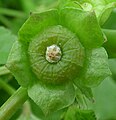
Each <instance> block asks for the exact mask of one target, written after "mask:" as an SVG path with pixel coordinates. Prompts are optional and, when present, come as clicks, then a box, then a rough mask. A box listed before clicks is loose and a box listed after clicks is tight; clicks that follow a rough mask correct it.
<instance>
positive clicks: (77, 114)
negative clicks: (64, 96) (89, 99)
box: [64, 105, 96, 120]
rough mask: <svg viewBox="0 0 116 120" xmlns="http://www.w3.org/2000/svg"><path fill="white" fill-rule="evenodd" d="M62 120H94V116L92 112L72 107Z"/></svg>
mask: <svg viewBox="0 0 116 120" xmlns="http://www.w3.org/2000/svg"><path fill="white" fill-rule="evenodd" d="M64 120H96V116H95V113H94V111H92V110H81V109H79V108H78V107H77V106H75V105H73V106H71V107H69V109H68V111H67V113H66V114H65V117H64Z"/></svg>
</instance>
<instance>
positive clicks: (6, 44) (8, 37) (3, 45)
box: [0, 27, 17, 64]
mask: <svg viewBox="0 0 116 120" xmlns="http://www.w3.org/2000/svg"><path fill="white" fill-rule="evenodd" d="M16 40H17V37H16V36H15V35H13V34H12V33H11V32H10V31H9V30H8V29H5V28H3V27H0V56H1V57H0V64H5V63H6V61H7V58H8V55H9V53H10V49H11V47H12V45H13V43H14V42H15V41H16Z"/></svg>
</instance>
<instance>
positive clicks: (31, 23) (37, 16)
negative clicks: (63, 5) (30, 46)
mask: <svg viewBox="0 0 116 120" xmlns="http://www.w3.org/2000/svg"><path fill="white" fill-rule="evenodd" d="M58 20H59V19H58V11H57V10H56V9H54V10H49V11H46V12H42V13H32V14H31V15H30V17H29V18H28V20H27V21H26V22H25V23H24V25H23V26H22V27H21V29H20V30H19V40H20V41H22V42H30V41H31V39H32V38H33V37H35V36H36V35H38V34H40V33H41V32H42V31H43V30H45V29H46V28H47V27H49V26H53V25H58Z"/></svg>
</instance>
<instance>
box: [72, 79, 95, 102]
mask: <svg viewBox="0 0 116 120" xmlns="http://www.w3.org/2000/svg"><path fill="white" fill-rule="evenodd" d="M74 82H75V85H76V86H77V87H78V88H79V89H80V91H81V94H83V95H85V97H87V98H88V99H89V100H90V101H91V102H94V99H93V92H92V90H91V88H89V87H86V86H84V85H81V83H79V82H80V81H78V80H75V81H74ZM77 92H78V91H77Z"/></svg>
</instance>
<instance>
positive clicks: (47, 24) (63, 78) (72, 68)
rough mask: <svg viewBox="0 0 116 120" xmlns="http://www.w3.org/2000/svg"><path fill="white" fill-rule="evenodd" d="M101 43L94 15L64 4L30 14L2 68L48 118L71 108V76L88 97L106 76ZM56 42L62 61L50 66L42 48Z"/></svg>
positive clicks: (106, 70)
mask: <svg viewBox="0 0 116 120" xmlns="http://www.w3.org/2000/svg"><path fill="white" fill-rule="evenodd" d="M67 20H68V21H67ZM83 34H84V35H83ZM103 39H104V38H103V34H102V31H101V28H100V26H99V24H98V22H97V18H96V15H95V13H94V12H91V11H88V12H87V11H84V10H82V9H77V8H73V6H69V7H67V6H64V7H59V8H58V9H53V10H49V11H46V12H42V13H32V14H31V15H30V17H29V19H28V20H27V21H26V22H25V23H24V25H23V26H22V28H21V29H20V30H19V39H18V41H17V42H15V44H14V45H13V48H12V50H11V52H10V55H9V58H8V61H7V64H6V66H7V68H8V69H9V70H10V71H11V72H12V74H13V75H14V76H15V78H16V79H17V81H18V83H19V84H20V85H21V86H24V87H26V88H28V95H29V97H30V98H31V99H32V100H33V101H34V102H35V103H36V104H37V105H38V106H39V107H40V108H41V109H42V110H43V112H44V113H45V115H48V114H50V113H51V112H54V111H57V110H59V109H62V108H64V107H67V106H69V105H71V104H72V102H73V101H74V98H75V94H76V93H75V87H74V85H73V81H74V79H75V78H76V81H77V83H76V82H75V83H76V84H75V85H77V84H78V81H79V82H80V85H81V87H84V88H83V89H80V90H81V92H82V94H85V96H87V97H88V98H89V99H92V92H91V89H90V88H88V87H93V86H97V85H98V84H100V83H101V81H102V80H103V79H105V78H106V77H107V76H109V75H110V70H109V67H108V57H107V53H106V51H105V49H103V48H101V47H100V46H101V45H102V44H103ZM54 44H56V45H58V46H59V47H60V48H61V50H62V57H61V60H60V61H58V62H57V63H49V62H48V61H47V60H46V58H45V55H46V48H47V47H48V46H50V45H54ZM81 44H82V45H83V46H82V45H81ZM83 61H84V65H83ZM79 73H80V74H79ZM52 85H53V87H52ZM77 87H78V85H77ZM86 90H88V92H85V91H86ZM71 93H72V94H71Z"/></svg>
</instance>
